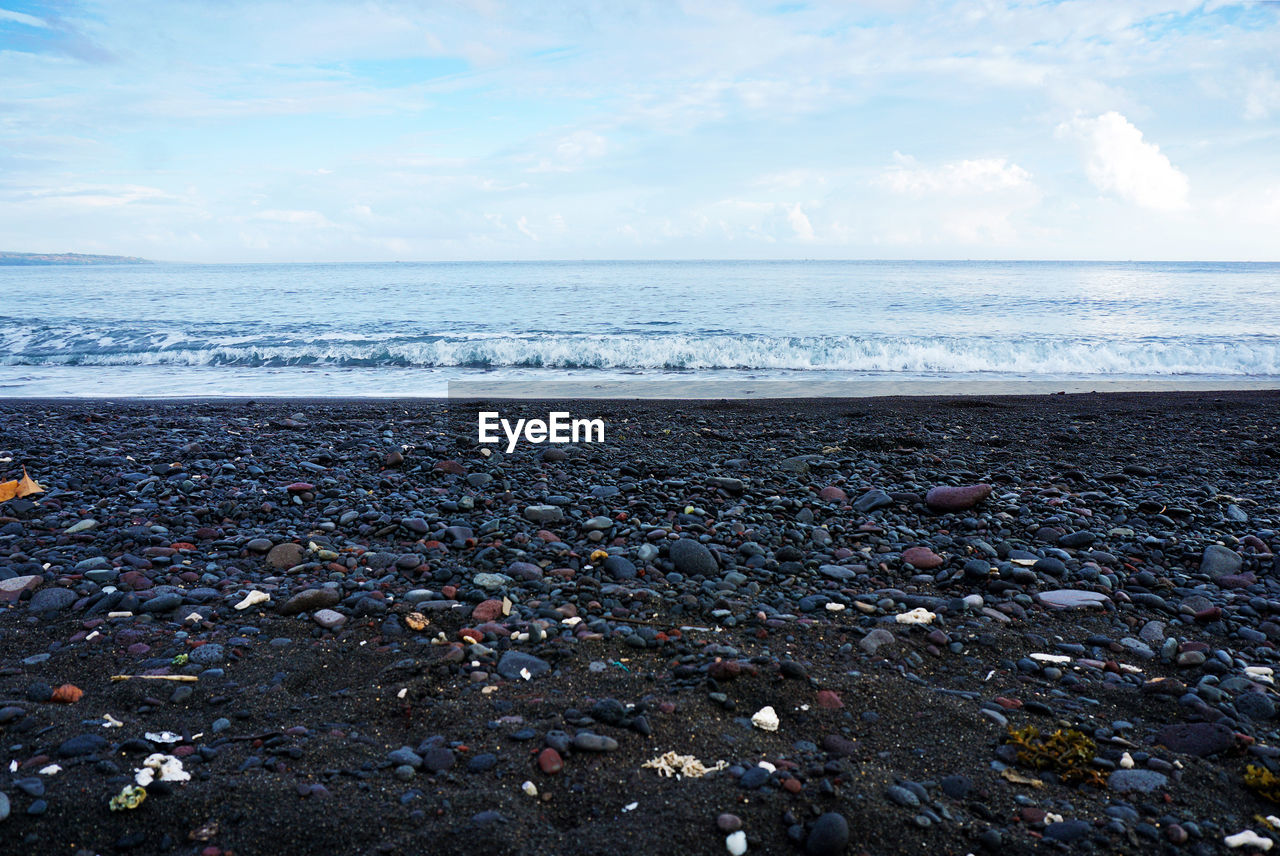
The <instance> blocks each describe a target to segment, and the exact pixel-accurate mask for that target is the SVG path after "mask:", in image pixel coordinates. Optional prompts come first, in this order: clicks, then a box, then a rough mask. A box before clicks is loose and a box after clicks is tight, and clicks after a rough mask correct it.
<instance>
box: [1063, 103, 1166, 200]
mask: <svg viewBox="0 0 1280 856" xmlns="http://www.w3.org/2000/svg"><path fill="white" fill-rule="evenodd" d="M1059 130H1060V131H1061V132H1063V133H1067V134H1074V135H1075V136H1077V137H1079V138H1080V139H1081V140H1082V141H1083V142H1084V145H1085V149H1086V152H1087V155H1088V161H1087V163H1086V166H1085V170H1086V173H1087V174H1088V176H1089V181H1091V182H1092V183H1093V186H1094V187H1096V188H1098V189H1099V190H1101V191H1103V192H1104V193H1114V194H1115V195H1117V196H1119V197H1120V198H1121V199H1124V200H1125V201H1127V202H1132V203H1133V204H1135V205H1138V206H1140V207H1142V208H1150V209H1151V210H1153V211H1179V210H1182V209H1185V208H1186V207H1187V205H1188V203H1187V194H1188V192H1189V191H1190V182H1188V180H1187V177H1186V175H1184V174H1183V173H1182V171H1181V170H1179V169H1178V168H1177V167H1176V166H1174V165H1173V164H1172V163H1171V162H1170V161H1169V158H1168V157H1166V156H1165V155H1164V153H1162V152H1161V151H1160V147H1159V146H1157V145H1156V144H1155V143H1149V142H1147V141H1146V140H1144V139H1143V138H1142V131H1140V130H1138V128H1137V127H1135V126H1134V124H1133V123H1132V122H1130V121H1129V120H1128V119H1126V118H1125V117H1124V116H1122V115H1120V114H1119V113H1117V112H1115V111H1114V110H1113V111H1110V112H1108V113H1103V114H1102V115H1101V116H1098V117H1097V118H1094V119H1086V118H1082V117H1077V118H1076V119H1074V120H1073V121H1071V122H1069V123H1065V124H1063V125H1061V126H1059Z"/></svg>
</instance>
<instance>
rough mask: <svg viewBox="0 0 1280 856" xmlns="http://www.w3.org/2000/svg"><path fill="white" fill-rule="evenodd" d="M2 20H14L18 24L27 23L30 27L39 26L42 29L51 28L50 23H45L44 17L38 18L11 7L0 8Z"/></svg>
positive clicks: (0, 18)
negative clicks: (15, 10)
mask: <svg viewBox="0 0 1280 856" xmlns="http://www.w3.org/2000/svg"><path fill="white" fill-rule="evenodd" d="M0 21H13V22H15V23H18V24H25V25H27V26H28V27H39V28H40V29H42V30H47V29H49V25H48V24H47V23H45V20H44V19H43V18H37V17H36V16H34V15H28V14H26V13H25V12H14V11H12V10H10V9H0Z"/></svg>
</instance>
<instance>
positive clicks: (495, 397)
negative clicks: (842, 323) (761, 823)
mask: <svg viewBox="0 0 1280 856" xmlns="http://www.w3.org/2000/svg"><path fill="white" fill-rule="evenodd" d="M906 385H908V386H909V385H910V384H906ZM506 386H507V384H506V383H505V382H504V383H503V384H502V385H501V387H495V388H492V389H489V391H488V392H486V391H485V388H482V389H475V390H473V389H470V388H468V389H467V390H465V391H464V392H460V393H454V394H450V395H436V396H431V395H424V396H376V395H373V396H371V395H345V396H343V395H335V396H317V395H245V394H228V395H175V396H116V395H108V396H11V397H6V396H3V395H0V409H3V408H5V407H10V406H23V405H28V404H30V405H41V404H43V405H59V406H75V405H84V406H89V405H94V404H106V405H139V406H145V405H150V404H154V405H158V406H165V405H172V404H209V405H231V406H244V405H246V404H250V403H253V404H261V405H264V406H266V405H282V404H287V403H289V402H296V403H299V404H312V405H319V404H324V403H326V402H328V403H333V404H369V405H397V404H403V405H409V404H418V405H447V404H460V403H461V404H465V403H468V402H474V401H513V402H521V403H522V404H529V403H536V402H538V401H549V402H550V401H554V402H561V401H602V402H625V401H640V402H645V403H652V404H679V403H680V402H685V401H689V402H705V401H724V400H728V401H734V402H738V403H748V404H749V403H751V402H758V403H760V404H763V405H770V406H776V405H784V404H787V403H791V404H799V405H804V404H810V403H818V402H821V403H832V404H836V403H839V402H842V401H846V402H847V401H863V402H865V401H879V402H905V401H919V402H940V401H947V400H950V399H957V398H959V399H966V398H984V399H985V398H990V399H996V400H1000V401H1011V402H1023V401H1027V402H1030V401H1038V400H1042V399H1063V400H1068V401H1072V400H1085V399H1090V398H1093V399H1116V400H1123V399H1128V398H1132V397H1135V396H1141V397H1148V398H1151V399H1157V398H1170V399H1174V400H1177V399H1182V398H1187V397H1197V398H1203V397H1205V396H1227V397H1238V396H1244V397H1252V396H1263V397H1265V396H1268V395H1280V383H1277V384H1275V385H1271V384H1269V383H1268V385H1257V386H1254V385H1247V386H1246V385H1241V386H1234V387H1233V386H1220V385H1207V386H1205V387H1204V388H1198V387H1190V388H1188V387H1170V388H1163V387H1137V388H1129V387H1125V388H1123V389H1088V390H1084V389H1080V390H1063V389H1062V385H1061V384H1053V383H1051V382H1043V383H1041V384H1040V386H1041V387H1042V388H1041V389H1039V390H1037V391H1025V392H1006V391H1003V390H1004V389H1005V388H1006V387H1005V386H1004V385H1003V384H992V385H991V386H985V385H979V384H974V385H971V386H963V385H959V388H957V385H946V384H938V385H937V388H930V389H929V391H921V392H918V393H904V392H898V391H893V392H886V391H882V390H879V389H877V390H876V391H874V392H869V393H868V394H866V395H849V394H845V395H834V394H832V395H807V396H804V395H795V396H792V395H755V394H739V395H733V394H725V393H726V392H730V391H731V390H725V389H721V388H718V387H716V388H709V389H703V390H700V394H698V395H683V396H682V395H660V396H643V395H572V394H566V395H545V394H543V395H510V394H506V395H503V394H501V393H503V392H510V390H509V389H506ZM576 386H577V385H576V384H574V385H572V387H573V388H576ZM663 386H664V387H665V384H664V385H663ZM892 386H893V388H894V389H895V390H896V389H898V388H899V387H900V386H901V385H898V384H893V385H892ZM570 391H571V390H570ZM664 391H665V390H664Z"/></svg>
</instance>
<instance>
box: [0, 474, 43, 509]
mask: <svg viewBox="0 0 1280 856" xmlns="http://www.w3.org/2000/svg"><path fill="white" fill-rule="evenodd" d="M33 493H44V488H42V487H41V486H40V485H38V484H36V481H35V479H33V478H31V476H29V475H27V468H26V467H23V468H22V479H21V480H19V481H7V482H0V502H8V501H9V500H11V499H15V498H17V497H22V496H30V495H31V494H33Z"/></svg>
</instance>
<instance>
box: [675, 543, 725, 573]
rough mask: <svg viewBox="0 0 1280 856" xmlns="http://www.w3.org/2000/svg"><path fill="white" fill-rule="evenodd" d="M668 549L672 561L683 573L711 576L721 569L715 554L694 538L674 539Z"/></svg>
mask: <svg viewBox="0 0 1280 856" xmlns="http://www.w3.org/2000/svg"><path fill="white" fill-rule="evenodd" d="M667 549H668V551H669V555H670V556H671V563H672V564H673V565H675V566H676V570H677V571H679V572H680V573H682V574H688V575H690V576H693V575H696V574H701V575H702V576H710V575H712V574H716V573H719V571H720V566H719V565H718V564H716V559H715V556H713V555H711V551H710V550H708V549H707V548H706V547H705V546H703V545H702V544H700V543H698V542H697V541H694V540H693V539H692V538H681V539H680V540H679V541H673V542H671V546H670V547H668V548H667Z"/></svg>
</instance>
